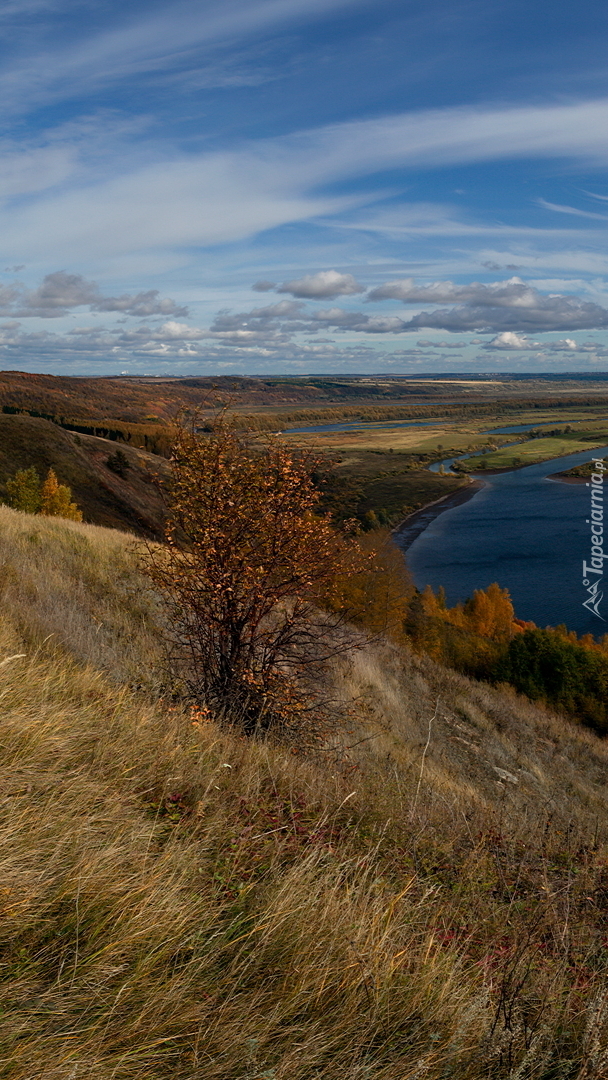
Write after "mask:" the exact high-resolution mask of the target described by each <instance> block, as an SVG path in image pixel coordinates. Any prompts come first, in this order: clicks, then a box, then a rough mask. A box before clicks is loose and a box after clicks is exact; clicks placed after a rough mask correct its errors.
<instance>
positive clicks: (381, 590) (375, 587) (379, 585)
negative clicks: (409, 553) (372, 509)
mask: <svg viewBox="0 0 608 1080" xmlns="http://www.w3.org/2000/svg"><path fill="white" fill-rule="evenodd" d="M357 544H358V546H359V547H360V548H361V551H362V552H363V554H364V555H365V557H366V558H367V559H368V564H367V567H366V568H365V570H364V571H362V572H361V573H358V574H354V575H353V574H349V575H341V576H340V577H338V578H336V580H335V581H334V582H333V583H332V586H331V588H330V591H329V593H328V597H327V600H326V604H327V606H328V608H329V609H330V611H341V610H346V611H347V612H348V615H349V619H351V620H352V621H353V622H355V623H359V624H360V625H362V626H364V627H365V628H366V629H367V630H370V631H371V632H372V633H373V634H389V635H390V636H391V637H394V638H396V639H397V640H401V639H402V637H403V624H404V621H405V618H406V616H407V612H408V607H409V603H410V600H411V597H412V594H413V592H414V585H413V582H412V579H411V577H410V574H409V571H408V569H407V566H406V563H405V559H404V558H403V554H402V552H401V551H400V550H399V548H398V547H397V546H396V544H395V542H394V541H393V539H392V535H391V530H390V529H388V528H385V529H374V530H373V531H372V532H368V533H363V534H361V535H360V536H358V537H357Z"/></svg>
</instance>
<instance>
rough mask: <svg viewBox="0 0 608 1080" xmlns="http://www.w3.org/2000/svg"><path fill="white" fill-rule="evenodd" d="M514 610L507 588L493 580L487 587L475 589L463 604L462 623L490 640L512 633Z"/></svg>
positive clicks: (498, 639)
mask: <svg viewBox="0 0 608 1080" xmlns="http://www.w3.org/2000/svg"><path fill="white" fill-rule="evenodd" d="M514 619H515V611H514V610H513V604H512V603H511V597H510V596H509V592H508V590H507V589H501V587H500V585H497V584H496V582H494V583H493V584H492V585H488V587H487V589H476V590H475V592H474V593H473V595H472V597H471V598H470V600H467V602H466V604H465V605H464V625H465V626H466V628H467V629H468V630H472V632H473V633H474V634H479V635H480V636H481V637H487V638H490V639H491V640H492V641H503V640H505V639H508V638H510V637H512V635H513V621H514Z"/></svg>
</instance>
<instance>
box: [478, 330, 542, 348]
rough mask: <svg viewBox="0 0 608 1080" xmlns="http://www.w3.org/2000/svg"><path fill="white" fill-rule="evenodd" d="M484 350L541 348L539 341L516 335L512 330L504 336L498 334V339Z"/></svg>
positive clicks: (504, 333) (503, 334)
mask: <svg viewBox="0 0 608 1080" xmlns="http://www.w3.org/2000/svg"><path fill="white" fill-rule="evenodd" d="M483 347H484V349H517V350H518V351H520V350H526V351H527V350H534V351H536V350H537V349H539V348H540V345H539V342H538V341H529V340H528V338H527V337H526V336H525V334H515V333H514V332H513V331H512V330H504V331H503V333H502V334H497V335H496V337H494V338H492V340H491V341H488V343H487V345H484V346H483Z"/></svg>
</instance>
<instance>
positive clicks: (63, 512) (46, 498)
mask: <svg viewBox="0 0 608 1080" xmlns="http://www.w3.org/2000/svg"><path fill="white" fill-rule="evenodd" d="M40 513H41V514H44V516H45V517H61V518H68V519H69V520H71V521H82V512H81V511H80V510H79V509H78V507H77V506H76V503H74V502H72V492H71V490H70V488H69V487H68V486H67V485H66V484H60V483H59V481H58V479H57V475H56V473H55V471H54V470H53V469H49V471H48V473H47V476H46V480H45V481H44V483H43V485H42V489H41V491H40Z"/></svg>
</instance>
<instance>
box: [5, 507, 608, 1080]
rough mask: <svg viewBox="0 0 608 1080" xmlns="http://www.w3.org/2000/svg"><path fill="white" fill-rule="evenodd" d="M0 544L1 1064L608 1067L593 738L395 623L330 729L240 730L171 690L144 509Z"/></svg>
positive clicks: (370, 652) (244, 1077)
mask: <svg viewBox="0 0 608 1080" xmlns="http://www.w3.org/2000/svg"><path fill="white" fill-rule="evenodd" d="M0 545H1V546H0V565H1V566H2V578H1V583H2V599H3V603H2V617H1V619H0V637H1V641H2V658H1V659H0V665H1V666H0V679H1V690H2V733H1V737H0V792H1V795H0V851H1V855H0V859H1V863H0V869H1V879H0V907H1V910H2V915H3V918H2V921H1V922H0V928H1V945H0V948H1V958H0V959H1V963H2V969H1V970H2V979H3V980H4V989H5V993H4V995H3V1012H2V1013H1V1014H0V1047H1V1049H0V1061H1V1063H2V1068H3V1073H4V1075H5V1076H7V1077H10V1078H11V1080H12V1078H15V1080H26V1078H28V1080H29V1078H33V1077H36V1078H37V1077H40V1078H42V1077H44V1078H45V1080H46V1078H48V1077H51V1078H52V1080H55V1078H57V1080H64V1078H65V1080H68V1078H70V1080H76V1078H80V1077H83V1078H85V1077H86V1078H95V1080H98V1078H99V1080H110V1078H116V1080H127V1078H128V1080H135V1078H136V1077H137V1078H138V1080H139V1078H143V1077H146V1078H153V1080H156V1078H158V1080H160V1078H167V1080H169V1078H171V1080H194V1078H199V1077H200V1078H201V1080H202V1078H205V1080H288V1078H289V1080H313V1078H314V1080H363V1078H366V1080H389V1078H390V1080H401V1078H406V1077H408V1078H411V1080H413V1078H414V1077H425V1078H427V1077H428V1078H431V1080H441V1078H446V1077H450V1078H452V1077H455V1078H462V1080H481V1078H489V1080H492V1078H496V1080H498V1078H505V1080H507V1078H509V1080H516V1078H518V1080H525V1078H528V1077H529V1078H530V1080H531V1078H533V1077H534V1078H538V1080H540V1078H541V1077H542V1078H543V1080H569V1078H572V1080H574V1078H577V1080H583V1078H584V1080H592V1078H597V1080H599V1078H600V1077H603V1076H605V1075H606V1071H607V1062H608V1041H607V1040H608V1030H607V1020H608V1017H607V1009H606V998H605V986H606V979H605V976H606V968H607V964H606V938H607V929H608V928H607V926H606V915H607V912H608V870H607V866H608V862H607V851H608V849H607V846H606V844H607V838H608V799H607V797H606V779H607V778H608V747H607V746H606V745H605V744H604V743H603V742H601V741H600V740H598V739H596V738H595V737H594V736H593V735H592V734H590V733H589V732H586V731H583V730H582V729H579V728H577V727H575V726H572V725H567V724H565V723H564V722H563V721H561V720H558V719H557V718H555V717H553V716H551V715H550V714H548V713H545V712H544V711H542V710H539V709H536V708H534V707H533V706H531V705H529V704H527V703H526V702H523V701H521V700H519V699H517V698H516V697H515V696H512V695H507V696H505V695H502V694H500V693H499V692H497V691H493V690H490V689H489V688H487V687H482V686H479V685H477V684H475V683H471V682H469V681H468V680H466V679H463V678H460V677H458V676H456V675H454V674H453V673H451V672H447V671H445V670H443V669H442V668H440V667H438V666H437V665H434V664H432V663H430V662H429V661H426V660H424V659H422V660H419V659H417V658H416V657H414V656H412V655H410V654H409V653H403V652H400V651H398V650H397V649H394V648H393V647H391V646H388V645H387V646H382V647H377V648H368V649H364V650H363V651H362V652H360V653H359V654H358V655H356V656H355V657H354V659H353V660H352V661H351V662H350V663H348V664H347V663H346V662H345V661H344V662H342V664H341V666H340V667H338V668H336V669H335V670H334V673H333V679H334V682H335V685H336V692H337V693H339V694H341V695H342V696H343V698H344V700H345V701H346V700H350V703H351V705H350V708H351V714H352V717H351V720H350V721H349V728H350V733H348V732H343V733H342V734H339V733H338V732H337V733H336V738H335V741H334V750H333V752H332V750H331V748H330V747H329V745H328V747H327V748H326V750H325V752H324V753H322V754H320V755H319V759H320V760H314V759H310V760H304V759H301V758H300V757H299V756H298V755H294V754H293V753H291V752H289V753H288V752H287V750H283V749H281V747H278V746H273V745H271V744H259V743H257V744H256V743H251V742H247V741H243V740H241V739H239V738H238V737H237V736H236V734H232V733H230V732H225V731H222V730H221V729H219V728H218V727H216V725H215V724H214V723H213V722H207V721H205V719H204V717H202V716H201V715H200V714H199V713H197V712H196V711H195V712H190V710H188V709H183V708H181V707H180V706H179V705H176V704H175V703H169V701H166V700H163V698H162V697H158V696H157V695H158V689H157V688H158V686H159V685H162V677H161V676H160V675H159V676H158V678H156V677H155V676H154V673H155V672H159V670H160V669H159V662H160V661H159V657H160V652H159V642H160V637H161V634H162V628H161V624H162V617H161V614H160V612H159V609H158V607H157V605H156V603H155V600H154V597H153V596H152V595H151V594H150V593H149V592H147V591H146V590H145V589H143V588H142V582H141V580H140V579H139V578H138V576H137V572H136V569H135V565H134V559H135V553H134V551H133V540H132V538H129V537H123V536H122V535H121V534H120V533H118V532H112V531H108V530H102V529H97V528H94V527H92V526H86V525H79V524H76V523H72V522H62V521H58V520H51V519H41V518H32V517H28V516H27V515H21V514H17V513H15V512H12V511H10V510H8V509H6V508H0ZM49 635H52V636H51V637H49ZM22 654H24V655H22ZM127 684H128V685H127ZM142 684H143V685H146V686H147V687H148V691H147V694H144V693H143V692H142V690H141V689H136V687H137V686H138V685H142ZM155 695H156V696H155ZM354 695H358V700H356V701H355V702H354V703H353V700H352V699H353V696H354ZM363 738H364V739H367V740H368V741H367V742H365V743H362V742H360V741H359V740H360V739H363ZM353 743H359V745H358V746H352V745H351V744H353ZM348 746H350V749H347V747H348ZM325 759H327V760H325Z"/></svg>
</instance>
